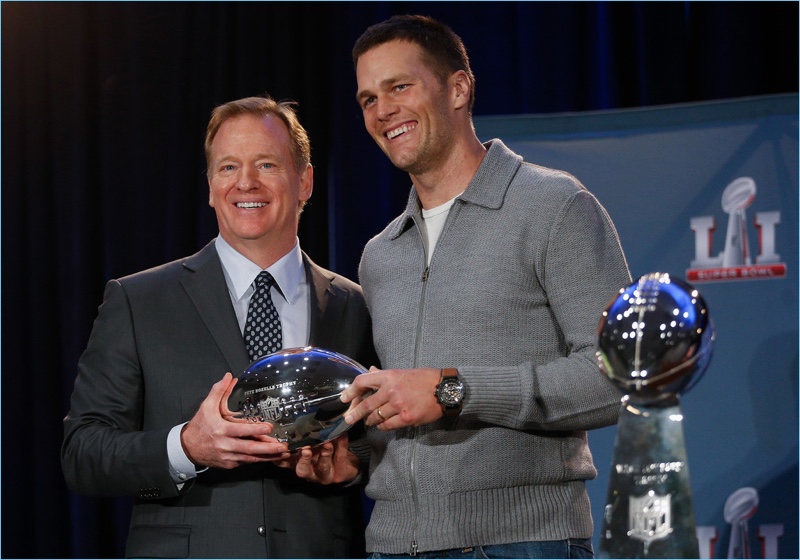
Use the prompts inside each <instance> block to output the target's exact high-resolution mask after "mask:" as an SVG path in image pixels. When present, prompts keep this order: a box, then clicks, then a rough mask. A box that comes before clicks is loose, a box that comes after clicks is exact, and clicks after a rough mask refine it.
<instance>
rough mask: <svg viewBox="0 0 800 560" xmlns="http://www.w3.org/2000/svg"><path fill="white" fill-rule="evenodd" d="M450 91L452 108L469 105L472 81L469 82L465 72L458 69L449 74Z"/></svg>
mask: <svg viewBox="0 0 800 560" xmlns="http://www.w3.org/2000/svg"><path fill="white" fill-rule="evenodd" d="M450 91H451V92H452V95H453V108H454V109H461V108H463V107H466V106H468V105H469V96H470V93H472V82H470V80H469V76H467V73H466V72H464V71H463V70H459V71H457V72H454V73H453V75H452V76H450Z"/></svg>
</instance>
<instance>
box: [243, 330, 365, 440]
mask: <svg viewBox="0 0 800 560" xmlns="http://www.w3.org/2000/svg"><path fill="white" fill-rule="evenodd" d="M366 371H367V370H366V368H364V366H362V365H361V364H359V363H357V362H355V361H354V360H352V359H350V358H348V357H347V356H344V355H342V354H338V353H336V352H332V351H330V350H325V349H322V348H315V347H311V346H308V347H304V348H289V349H284V350H281V351H279V352H276V353H274V354H270V355H268V356H264V357H263V358H260V359H258V360H256V361H255V362H253V363H252V364H250V366H249V367H248V368H247V369H246V370H245V371H244V372H243V373H242V374H241V375H240V376H239V378H238V382H237V383H236V386H235V387H234V389H233V392H232V393H231V396H230V398H229V399H228V408H229V409H230V411H231V412H233V413H234V416H235V417H236V418H242V419H246V420H249V421H253V422H270V423H272V424H273V425H274V430H273V435H274V436H275V437H276V438H278V439H279V440H280V441H286V442H289V449H290V450H291V451H294V450H295V449H298V448H300V447H305V446H307V445H317V444H320V443H324V442H326V441H330V440H332V439H334V438H336V437H338V436H340V435H342V434H343V433H344V432H346V431H347V430H348V429H349V427H350V426H349V425H348V424H347V423H346V422H345V421H344V412H345V411H346V410H347V408H348V406H349V405H348V404H344V403H342V402H341V401H340V400H339V396H340V395H341V393H342V391H343V390H344V389H345V388H346V387H347V386H348V385H350V383H352V381H353V379H354V378H355V377H356V376H357V375H359V374H361V373H364V372H366Z"/></svg>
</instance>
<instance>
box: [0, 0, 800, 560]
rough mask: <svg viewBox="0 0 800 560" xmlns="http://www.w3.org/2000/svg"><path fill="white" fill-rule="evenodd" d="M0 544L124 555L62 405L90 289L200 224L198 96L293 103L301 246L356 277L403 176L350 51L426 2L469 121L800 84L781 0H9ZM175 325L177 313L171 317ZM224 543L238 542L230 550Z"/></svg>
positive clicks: (208, 104) (185, 237) (207, 102)
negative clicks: (462, 50)
mask: <svg viewBox="0 0 800 560" xmlns="http://www.w3.org/2000/svg"><path fill="white" fill-rule="evenodd" d="M0 9H2V106H3V113H2V158H3V159H2V222H3V223H2V227H3V229H2V238H3V239H2V267H3V272H2V321H3V322H2V329H3V330H2V333H3V334H2V374H3V379H2V454H3V455H2V457H3V460H2V556H3V557H5V558H8V557H20V558H22V557H25V558H53V557H111V556H120V555H121V554H122V551H123V543H124V540H125V536H126V534H127V522H128V513H127V506H128V502H127V499H124V498H86V497H79V496H75V495H73V494H71V493H70V492H69V491H68V490H67V489H66V487H65V484H64V482H63V478H62V473H61V468H60V464H59V446H60V442H61V436H62V426H61V420H62V418H63V416H64V414H65V413H66V411H67V409H68V403H69V395H70V393H71V390H72V384H73V380H74V376H75V371H76V363H77V361H78V358H79V356H80V354H81V352H82V350H83V348H84V346H85V344H86V341H87V338H88V336H89V332H90V330H91V326H92V322H93V320H94V317H95V314H96V310H97V306H98V305H99V304H100V301H101V297H102V292H103V286H104V284H105V282H106V281H107V280H108V279H110V278H112V277H119V276H122V275H126V274H130V273H133V272H136V271H138V270H141V269H144V268H147V267H151V266H154V265H157V264H160V263H163V262H165V261H169V260H173V259H177V258H180V257H182V256H185V255H188V254H191V253H193V252H195V251H196V250H197V249H199V248H200V247H202V246H203V245H204V244H206V243H207V242H208V241H209V240H210V239H211V238H212V237H213V236H214V235H215V234H216V221H215V219H214V214H213V212H212V210H211V209H210V208H209V207H208V205H207V184H206V182H205V179H204V170H205V163H204V158H203V150H202V140H203V133H204V130H205V125H206V122H207V119H208V116H209V113H210V111H211V109H212V108H213V107H214V106H216V105H218V104H220V103H223V102H225V101H228V100H231V99H234V98H239V97H244V96H250V95H257V94H260V93H263V92H269V93H270V94H272V95H273V96H274V97H277V98H291V99H294V100H296V101H298V102H299V110H300V116H301V120H302V121H303V123H304V124H305V126H306V127H307V128H308V130H309V132H310V135H311V140H312V145H313V163H314V165H315V168H316V175H315V177H316V185H315V187H316V188H315V191H314V196H313V198H312V201H311V203H310V204H309V206H308V207H307V209H306V210H305V212H304V215H303V217H302V220H301V232H300V238H301V243H302V245H303V247H304V248H305V249H306V251H307V252H308V253H309V254H310V255H311V256H312V258H314V259H315V260H316V261H317V262H318V263H319V264H321V265H324V266H328V267H330V268H333V269H334V270H336V271H338V272H340V273H343V274H345V275H347V276H350V277H352V278H355V276H356V267H357V263H358V258H359V255H360V252H361V248H362V247H363V245H364V243H365V241H366V240H367V239H368V238H369V237H370V236H372V235H374V234H375V233H377V232H378V231H379V230H380V229H382V228H383V226H384V225H385V224H386V223H387V222H388V221H389V220H390V219H391V218H392V217H394V216H395V215H396V214H397V213H398V212H399V211H400V209H401V207H402V205H403V203H404V201H405V199H406V196H407V193H408V186H409V185H408V180H407V179H406V177H405V176H404V175H403V174H401V173H399V172H397V171H395V170H394V169H393V168H392V167H391V166H390V165H389V164H388V163H387V161H386V159H385V157H384V156H383V155H382V154H381V153H380V152H379V151H378V149H377V148H376V147H375V146H374V145H373V143H372V140H371V139H370V138H369V137H368V135H367V134H366V132H365V131H364V128H363V123H362V120H361V116H360V110H359V108H358V106H357V105H356V103H355V100H354V93H355V77H354V72H353V68H352V63H351V60H350V48H351V46H352V44H353V42H354V40H355V39H356V38H357V37H358V35H359V34H360V33H361V32H362V31H363V30H364V29H365V28H366V26H368V25H369V24H371V23H374V22H377V21H379V20H382V19H384V18H386V17H388V16H390V15H392V14H397V13H411V12H413V13H425V14H429V15H432V16H434V17H437V18H440V19H442V20H443V21H445V22H447V23H448V24H450V25H451V26H452V27H453V28H454V29H455V30H456V32H457V33H459V34H460V35H461V36H462V38H463V39H464V41H465V43H466V45H467V47H468V50H469V53H470V55H471V60H472V63H473V69H474V71H475V74H476V76H477V103H476V106H475V113H476V115H489V114H492V115H498V114H518V113H553V112H567V111H594V110H602V109H613V108H628V107H637V106H653V105H660V104H672V103H685V102H692V101H702V100H710V99H722V98H734V97H744V96H752V95H761V94H773V93H786V92H796V91H797V81H798V4H797V3H795V2H775V3H773V2H731V3H727V2H698V3H695V2H667V3H657V2H642V3H639V2H586V3H573V2H541V3H539V2H513V3H510V2H442V3H434V2H366V3H358V2H341V3H340V2H320V3H316V2H297V3H294V2H242V3H239V2H225V3H217V2H175V3H171V2H170V3H160V2H141V3H139V2H137V3H127V2H86V3H82V2H81V3H78V2H53V3H49V2H22V3H18V2H3V3H2V5H1V8H0ZM175 319H176V320H180V318H179V317H176V318H175ZM231 552H232V555H235V551H231Z"/></svg>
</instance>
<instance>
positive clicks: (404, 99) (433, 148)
mask: <svg viewBox="0 0 800 560" xmlns="http://www.w3.org/2000/svg"><path fill="white" fill-rule="evenodd" d="M356 77H357V80H358V93H357V94H356V99H357V100H358V103H359V105H360V106H361V109H362V111H363V115H364V125H365V126H366V128H367V131H368V132H369V134H370V135H371V136H372V138H373V139H374V140H375V142H377V144H378V146H380V148H381V149H382V150H383V151H384V153H385V154H386V155H387V156H388V157H389V159H390V160H391V161H392V163H393V164H394V165H395V166H397V167H398V168H400V169H402V170H403V171H407V172H408V173H411V174H412V175H421V174H423V173H426V172H429V171H435V170H437V169H439V168H441V167H442V166H443V164H444V162H445V161H446V160H447V157H448V155H449V153H450V149H451V147H452V145H453V142H454V134H455V133H454V130H456V126H455V124H454V121H455V109H456V107H455V106H454V103H453V89H452V87H451V84H450V82H449V81H448V82H446V83H443V82H442V80H441V79H440V78H439V77H438V76H437V75H436V74H435V73H434V72H433V70H431V69H430V68H429V67H428V66H427V65H426V64H425V62H424V58H423V53H422V49H421V48H420V47H419V46H418V45H416V44H415V43H411V42H408V41H399V40H395V41H390V42H388V43H383V44H381V45H378V46H376V47H374V48H372V49H370V50H368V51H367V52H365V53H364V54H362V55H361V56H360V58H359V59H358V64H357V66H356Z"/></svg>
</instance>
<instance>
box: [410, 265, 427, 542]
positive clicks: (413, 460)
mask: <svg viewBox="0 0 800 560" xmlns="http://www.w3.org/2000/svg"><path fill="white" fill-rule="evenodd" d="M426 261H427V258H426ZM429 276H430V267H429V266H427V264H426V266H425V269H424V270H423V271H422V297H421V298H420V304H419V315H418V317H417V335H416V338H415V340H414V367H419V340H420V336H421V330H422V315H423V310H424V309H425V292H426V291H427V282H428V277H429ZM412 430H413V432H412V433H413V436H412V439H411V457H410V459H409V469H408V472H409V476H410V481H409V482H410V483H411V497H412V500H413V502H414V525H413V529H412V532H411V547H410V549H409V551H408V554H409V555H410V556H416V555H417V550H418V549H419V545H418V544H417V530H418V528H419V495H418V490H417V436H418V434H419V428H412Z"/></svg>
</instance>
